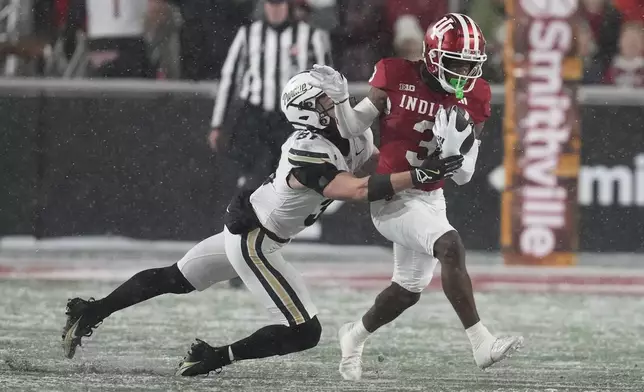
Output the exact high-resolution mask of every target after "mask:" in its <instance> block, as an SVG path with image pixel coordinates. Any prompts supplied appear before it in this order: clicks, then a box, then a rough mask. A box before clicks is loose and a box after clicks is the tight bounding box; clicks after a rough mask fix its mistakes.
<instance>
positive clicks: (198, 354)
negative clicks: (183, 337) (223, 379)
mask: <svg viewBox="0 0 644 392" xmlns="http://www.w3.org/2000/svg"><path fill="white" fill-rule="evenodd" d="M222 349H225V348H224V347H212V346H211V345H209V344H208V343H206V342H204V341H203V340H201V339H197V343H193V344H192V345H191V346H190V351H188V355H187V356H186V357H185V358H184V359H183V361H181V363H180V364H179V369H178V370H177V372H176V373H175V375H177V376H185V377H194V376H198V375H200V374H204V375H208V373H210V372H215V373H221V369H222V368H223V367H224V363H223V362H222V360H221V358H222V353H220V350H222ZM226 355H228V354H227V353H226Z"/></svg>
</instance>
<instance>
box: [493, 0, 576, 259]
mask: <svg viewBox="0 0 644 392" xmlns="http://www.w3.org/2000/svg"><path fill="white" fill-rule="evenodd" d="M506 5H507V11H508V14H509V18H508V29H507V37H508V39H507V41H506V45H507V47H506V51H505V54H506V56H505V65H506V71H507V73H506V74H507V80H506V105H505V107H506V112H505V118H504V139H505V162H504V166H505V169H506V178H505V180H506V190H505V191H504V193H503V197H502V206H501V210H502V217H501V245H502V249H503V253H504V259H505V261H506V263H508V264H546V265H570V264H573V263H574V262H575V254H576V251H577V249H578V229H577V222H578V218H577V217H578V208H577V179H578V175H579V167H580V150H581V143H580V122H579V115H578V113H579V111H578V105H577V85H578V81H579V79H580V77H581V61H580V60H579V59H578V58H577V57H575V53H576V52H577V49H576V47H575V45H576V40H575V38H574V36H575V26H576V25H577V21H578V4H577V1H576V0H574V1H571V0H552V1H545V0H516V1H513V0H508V1H506Z"/></svg>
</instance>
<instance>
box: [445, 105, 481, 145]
mask: <svg viewBox="0 0 644 392" xmlns="http://www.w3.org/2000/svg"><path fill="white" fill-rule="evenodd" d="M452 111H456V130H457V131H459V132H465V131H466V129H467V126H468V125H472V127H471V128H470V129H469V130H468V131H467V132H470V135H469V136H468V137H467V138H466V139H465V141H464V142H463V144H461V148H460V153H461V154H466V153H467V152H468V151H470V149H471V148H472V146H473V145H474V139H475V134H474V122H473V121H472V117H471V116H470V114H469V113H468V112H467V110H465V109H463V108H462V107H460V106H456V105H454V106H452V107H450V108H449V109H447V118H450V117H451V116H452Z"/></svg>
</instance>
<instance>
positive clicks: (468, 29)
mask: <svg viewBox="0 0 644 392" xmlns="http://www.w3.org/2000/svg"><path fill="white" fill-rule="evenodd" d="M485 60H487V55H486V54H485V38H484V37H483V32H481V28H480V27H479V26H478V25H477V24H476V22H474V20H473V19H472V18H470V17H469V16H467V15H464V14H455V13H453V14H447V15H445V16H443V17H442V18H441V19H440V20H439V21H438V22H436V23H434V24H432V25H431V26H429V28H428V29H427V32H426V33H425V41H424V43H423V61H425V65H426V66H427V70H428V71H429V73H431V74H432V75H434V77H436V78H437V79H438V80H439V82H440V83H441V86H442V87H443V88H444V89H445V91H447V92H450V93H455V94H456V96H457V98H459V99H461V98H463V93H465V92H468V91H471V90H472V89H473V88H474V84H475V83H476V79H478V78H479V77H480V76H481V74H482V73H483V70H482V69H481V66H482V65H483V63H484V62H485ZM450 62H452V63H453V62H458V63H460V64H463V63H464V62H469V63H470V64H469V65H470V66H469V70H467V68H463V67H461V68H462V69H465V70H467V72H466V73H459V72H457V71H455V70H453V69H450V67H449V63H450ZM445 63H448V66H446V64H445ZM465 64H466V65H467V63H465Z"/></svg>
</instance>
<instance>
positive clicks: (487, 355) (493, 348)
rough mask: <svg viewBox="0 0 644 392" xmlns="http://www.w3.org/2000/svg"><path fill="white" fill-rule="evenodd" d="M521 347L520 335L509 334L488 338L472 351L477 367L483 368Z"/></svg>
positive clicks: (521, 339)
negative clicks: (502, 336) (503, 336)
mask: <svg viewBox="0 0 644 392" xmlns="http://www.w3.org/2000/svg"><path fill="white" fill-rule="evenodd" d="M521 347H523V337H522V336H509V337H505V338H496V339H489V340H487V341H485V342H483V344H481V345H480V346H479V347H478V348H476V349H474V350H472V351H473V352H474V361H475V362H476V364H477V365H478V367H480V368H481V369H483V370H485V369H487V368H488V367H490V366H492V365H494V364H495V363H497V362H499V361H502V360H503V359H505V358H508V357H511V356H512V354H514V353H515V352H516V351H517V350H518V349H520V348H521Z"/></svg>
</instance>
